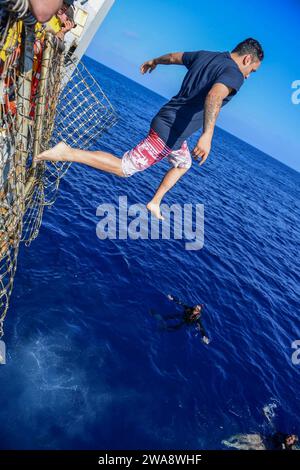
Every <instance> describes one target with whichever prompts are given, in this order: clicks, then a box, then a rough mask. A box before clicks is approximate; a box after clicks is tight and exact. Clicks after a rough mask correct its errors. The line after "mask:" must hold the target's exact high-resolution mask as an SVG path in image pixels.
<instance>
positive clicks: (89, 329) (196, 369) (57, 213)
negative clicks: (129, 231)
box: [0, 58, 300, 449]
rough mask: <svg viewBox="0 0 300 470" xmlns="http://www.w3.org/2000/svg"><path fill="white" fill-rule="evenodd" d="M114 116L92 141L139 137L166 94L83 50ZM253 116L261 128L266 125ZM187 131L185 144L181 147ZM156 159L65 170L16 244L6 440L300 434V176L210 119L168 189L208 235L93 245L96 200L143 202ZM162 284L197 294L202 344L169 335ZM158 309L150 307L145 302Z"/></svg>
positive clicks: (144, 445) (149, 441)
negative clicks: (198, 243)
mask: <svg viewBox="0 0 300 470" xmlns="http://www.w3.org/2000/svg"><path fill="white" fill-rule="evenodd" d="M85 63H86V65H87V66H88V68H89V70H90V71H91V72H92V74H93V75H94V76H95V77H96V78H97V80H98V81H99V82H100V83H101V85H102V87H103V89H104V91H105V92H106V94H107V95H108V96H109V98H110V100H111V101H112V103H113V105H114V107H115V108H116V110H117V113H118V115H119V121H118V124H117V125H116V126H115V127H114V128H112V129H111V130H110V131H109V133H107V134H106V135H105V136H103V137H102V138H101V139H100V140H99V142H98V147H99V149H104V150H106V151H109V152H112V153H115V154H117V155H119V156H121V155H122V154H123V153H124V152H125V151H126V150H128V149H130V148H132V147H133V146H134V145H135V144H136V143H137V142H139V141H140V140H141V139H142V138H143V137H144V136H145V135H146V134H147V131H148V129H149V122H150V121H151V118H152V117H153V116H154V114H155V113H156V112H157V110H158V109H159V108H160V106H161V105H162V104H163V103H164V102H165V100H164V98H162V97H160V96H158V95H156V94H155V93H153V92H151V91H149V90H148V89H146V88H143V87H142V86H140V85H138V84H137V83H135V82H133V81H131V80H129V79H127V78H126V77H124V76H122V75H120V74H118V73H116V72H114V71H112V70H110V69H109V68H107V67H105V66H103V65H101V64H99V63H97V62H95V61H93V60H91V59H88V58H86V59H85ZM261 125H263V123H262V124H261ZM193 143H195V139H192V142H191V144H190V145H191V147H192V144H193ZM167 168H168V164H167V162H161V163H159V164H158V165H156V166H154V167H152V168H151V169H149V170H147V171H146V172H144V173H141V174H139V175H135V176H134V177H132V178H130V179H118V178H117V177H114V176H109V175H105V174H102V173H101V172H99V171H97V170H94V169H91V168H89V167H84V166H80V165H78V164H74V165H73V166H72V167H71V169H70V170H69V172H68V173H67V175H66V177H65V178H64V179H63V180H62V183H61V188H60V194H59V197H58V199H57V201H56V204H55V205H54V206H53V208H51V209H46V210H45V214H44V221H43V225H42V228H41V231H40V235H39V237H38V238H37V240H36V241H34V242H33V243H32V245H31V247H30V248H26V247H25V246H22V249H21V252H20V256H19V263H18V270H17V275H16V278H15V286H14V291H13V297H12V300H11V305H10V311H9V314H8V317H7V321H6V325H5V338H4V339H5V341H6V344H7V348H8V357H7V365H6V366H2V367H1V368H0V377H1V387H0V403H1V407H0V422H1V426H0V447H1V448H3V449H4V448H5V449H76V448H77V449H221V448H223V445H222V440H223V439H227V438H228V437H230V436H232V435H234V434H238V433H249V432H269V431H270V432H271V431H272V429H271V426H270V425H269V424H268V423H267V420H266V418H265V416H264V413H263V408H264V407H265V406H266V405H271V409H272V410H273V411H275V417H274V418H273V424H274V427H275V428H276V430H280V431H283V432H289V431H296V432H298V433H300V422H299V416H300V398H299V387H300V365H298V366H297V365H293V363H292V360H291V357H292V353H293V349H292V347H291V344H292V342H293V341H295V340H297V339H300V326H299V293H300V292H299V290H300V289H299V285H300V274H299V272H300V271H299V268H300V261H299V241H300V229H299V217H300V207H299V199H300V186H299V183H300V175H299V173H297V172H295V171H294V170H292V169H290V168H288V167H287V166H285V165H283V164H281V163H280V162H278V161H276V160H274V159H272V158H271V157H269V156H267V155H265V154H264V153H262V152H260V151H258V150H257V149H255V148H253V147H251V146H250V145H248V144H246V143H245V142H242V141H241V140H239V139H237V138H236V137H234V136H232V135H230V134H228V133H226V132H224V131H223V130H221V129H217V131H216V135H215V137H214V145H213V150H212V152H211V155H210V157H209V159H208V160H207V162H206V164H205V165H203V166H202V167H199V166H197V165H196V164H194V165H193V167H192V169H191V170H190V171H189V172H188V173H187V174H186V175H185V177H184V179H183V180H182V181H181V182H180V183H179V184H178V186H176V187H175V188H174V189H173V190H172V191H171V192H170V193H169V194H168V195H167V197H166V199H165V202H166V203H167V204H172V203H175V202H181V203H193V204H196V203H202V204H204V205H205V244H204V248H203V249H202V250H199V251H186V250H185V249H184V240H152V241H151V240H127V241H126V240H122V241H119V240H103V241H101V240H99V239H98V238H97V236H96V225H97V223H98V222H99V220H100V219H99V217H97V216H96V209H97V207H98V205H99V204H102V203H113V204H115V205H116V206H117V205H118V197H119V196H126V195H127V196H128V204H134V203H137V202H141V203H146V202H148V200H149V198H150V197H151V195H152V194H153V192H154V190H155V188H156V187H157V185H158V182H159V181H160V179H161V178H162V176H163V174H164V173H165V171H166V169H167ZM169 293H172V294H174V295H176V296H177V297H179V298H180V299H182V300H183V301H185V302H186V303H188V304H191V305H192V304H195V303H198V302H202V303H205V304H206V306H207V308H206V311H205V313H204V316H203V323H204V325H205V327H206V329H207V331H208V334H209V336H210V338H211V343H210V344H209V345H208V346H206V345H204V344H203V343H202V342H201V341H200V338H199V336H196V334H195V330H194V329H193V328H192V329H191V328H182V329H180V330H177V331H174V332H170V331H167V330H166V329H165V328H164V327H163V325H164V323H163V319H164V315H165V314H170V312H172V311H174V309H175V306H174V305H173V304H172V303H171V302H169V301H168V300H167V299H166V295H167V294H169ZM150 310H152V311H154V312H155V315H151V314H150V313H149V311H150Z"/></svg>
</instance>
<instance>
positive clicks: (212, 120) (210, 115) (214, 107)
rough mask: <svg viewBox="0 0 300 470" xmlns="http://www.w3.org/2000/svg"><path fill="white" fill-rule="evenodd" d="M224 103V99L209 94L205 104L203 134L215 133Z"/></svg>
mask: <svg viewBox="0 0 300 470" xmlns="http://www.w3.org/2000/svg"><path fill="white" fill-rule="evenodd" d="M222 103H223V98H222V97H220V96H218V95H215V94H210V93H209V94H208V95H207V97H206V100H205V104H204V122H203V132H213V131H214V128H215V124H216V121H217V117H218V115H219V113H220V110H221V107H222Z"/></svg>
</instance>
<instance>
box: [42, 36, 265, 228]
mask: <svg viewBox="0 0 300 470" xmlns="http://www.w3.org/2000/svg"><path fill="white" fill-rule="evenodd" d="M263 58H264V52H263V50H262V47H261V45H260V44H259V42H258V41H256V40H255V39H252V38H249V39H246V40H245V41H243V42H241V43H240V44H239V45H238V46H237V47H236V48H235V49H234V50H233V51H232V52H231V53H230V52H207V51H198V52H184V53H182V52H175V53H171V54H167V55H164V56H162V57H159V58H157V59H152V60H149V61H148V62H145V63H144V64H143V65H142V66H141V73H142V74H145V73H147V72H149V73H151V72H152V71H153V70H154V69H155V68H156V66H157V65H159V64H164V65H171V64H176V65H184V66H185V67H186V68H187V69H188V72H187V74H186V76H185V78H184V80H183V83H182V86H181V89H180V91H179V93H178V94H177V95H176V96H174V97H173V98H172V99H171V100H170V101H169V102H168V103H167V104H165V105H164V106H163V107H162V108H161V110H160V111H159V112H158V114H157V115H156V116H155V117H154V119H153V120H152V122H151V125H150V131H149V134H148V136H147V137H146V138H145V139H144V140H142V142H140V143H139V144H138V145H137V146H136V147H134V148H133V149H131V150H129V151H127V152H126V153H125V154H124V155H123V157H122V158H118V157H116V156H115V155H112V154H110V153H106V152H102V151H96V152H90V151H85V150H80V149H73V148H71V147H69V146H68V145H66V144H65V143H64V142H60V143H59V144H57V145H56V146H55V147H53V148H52V149H50V150H47V151H45V152H43V153H41V154H40V155H38V156H37V157H36V160H51V161H68V162H79V163H85V164H86V165H90V166H92V167H94V168H97V169H99V170H102V171H105V172H108V173H112V174H114V175H117V176H121V177H129V176H132V175H133V174H134V173H136V172H138V171H143V170H146V169H147V168H148V167H150V166H151V165H153V164H154V163H157V162H159V161H160V160H161V159H162V158H164V157H167V158H168V160H169V162H170V164H171V166H172V168H171V169H170V170H169V171H168V172H167V174H166V175H165V177H164V178H163V180H162V182H161V183H160V185H159V187H158V189H157V191H156V193H155V195H154V197H153V199H152V200H151V201H150V202H149V203H148V204H147V208H148V209H149V210H150V211H151V212H152V213H153V214H154V215H155V216H156V217H158V218H159V219H163V217H162V214H161V212H160V203H161V201H162V198H163V197H164V195H165V194H166V193H167V191H169V190H170V189H171V188H172V187H173V186H174V185H175V183H176V182H177V181H178V180H179V179H180V178H181V177H182V176H183V175H184V174H185V173H186V172H187V170H188V169H189V168H190V167H191V163H192V161H191V155H190V151H189V148H188V145H187V142H186V139H187V138H188V137H190V136H191V135H192V134H194V132H196V131H198V130H199V129H201V128H203V132H202V135H201V137H200V139H199V140H198V143H197V145H196V147H195V148H194V150H193V156H194V158H195V159H196V160H200V165H203V163H204V162H205V160H206V159H207V157H208V155H209V152H210V149H211V144H212V137H213V134H214V129H215V125H216V121H217V117H218V115H219V112H220V110H221V108H222V106H224V105H225V104H227V103H228V102H229V101H230V100H231V98H232V97H233V96H234V95H235V94H236V93H237V92H238V91H239V89H240V87H241V86H242V84H243V83H244V79H247V78H248V77H249V76H250V74H251V73H252V72H256V71H257V70H258V68H259V67H260V64H261V62H262V60H263Z"/></svg>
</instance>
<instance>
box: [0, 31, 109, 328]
mask: <svg viewBox="0 0 300 470" xmlns="http://www.w3.org/2000/svg"><path fill="white" fill-rule="evenodd" d="M13 27H15V26H13ZM17 32H18V31H17V29H16V35H15V38H18V39H20V35H18V34H17ZM19 32H20V31H19ZM21 46H24V45H23V44H21ZM27 46H28V44H27ZM34 46H35V49H34V50H35V54H34V56H32V71H33V72H32V74H31V75H30V77H29V76H28V73H27V75H26V76H25V77H24V76H22V72H20V64H21V58H22V57H21V56H22V53H21V51H22V47H20V41H18V40H16V41H15V44H12V45H11V47H10V48H9V49H7V57H6V60H5V62H4V66H2V67H1V68H0V106H1V108H0V337H1V336H2V335H3V322H4V319H5V316H6V313H7V309H8V305H9V298H10V295H11V292H12V286H13V280H14V275H15V271H16V265H17V256H18V249H19V243H20V241H24V242H25V243H26V244H29V243H30V242H31V241H32V240H33V239H34V238H36V237H37V235H38V233H39V228H40V226H41V222H42V217H43V210H44V207H45V206H50V205H52V204H53V203H54V201H55V199H56V196H57V192H58V188H59V183H60V180H61V178H62V177H63V176H64V175H65V174H66V172H67V170H68V168H69V166H70V164H69V163H66V162H44V161H43V162H38V163H36V162H35V160H34V156H35V155H37V154H38V153H40V152H42V151H44V150H47V149H48V148H51V147H52V146H54V145H55V144H57V143H58V142H60V141H62V140H63V141H64V142H66V143H67V144H68V145H70V146H72V147H75V148H82V149H91V148H95V147H96V146H97V144H98V146H99V137H100V136H101V134H102V133H103V132H104V131H105V130H107V129H108V128H110V127H112V126H113V125H114V124H115V123H116V122H117V116H116V113H115V111H114V109H113V107H112V105H111V103H110V102H109V100H108V98H107V97H106V96H105V94H104V93H103V91H102V89H101V87H100V86H99V84H98V83H97V81H96V80H95V79H94V78H93V77H92V75H91V74H90V73H89V72H88V70H87V69H86V67H85V66H84V64H83V63H81V62H80V63H79V64H78V65H77V66H76V64H73V63H70V61H68V66H67V67H66V66H65V55H64V53H63V52H62V51H61V44H59V42H58V41H57V40H56V39H55V38H53V36H52V35H51V34H50V33H47V34H46V35H45V36H44V37H40V38H39V40H38V41H37V40H36V39H35V41H34ZM37 46H38V47H37ZM23 49H24V50H25V47H24V48H23ZM26 50H27V53H28V47H26ZM27 59H28V58H27ZM27 70H28V60H27ZM28 82H29V86H28Z"/></svg>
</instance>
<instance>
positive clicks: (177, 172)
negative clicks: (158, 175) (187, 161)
mask: <svg viewBox="0 0 300 470" xmlns="http://www.w3.org/2000/svg"><path fill="white" fill-rule="evenodd" d="M187 171H188V168H171V170H169V171H168V173H167V174H166V175H165V177H164V178H163V180H162V182H161V183H160V185H159V187H158V189H157V191H156V193H155V195H154V197H153V199H151V201H150V202H148V204H147V209H149V211H151V212H152V213H153V214H154V215H155V216H156V217H157V218H158V219H161V220H164V217H163V216H162V215H161V212H160V207H159V206H160V203H161V200H162V198H163V197H164V195H165V194H166V193H167V192H168V191H169V190H170V189H171V188H173V186H174V185H175V184H176V183H177V181H178V180H179V179H180V178H181V177H182V176H183V175H184V174H185V173H186V172H187Z"/></svg>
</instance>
